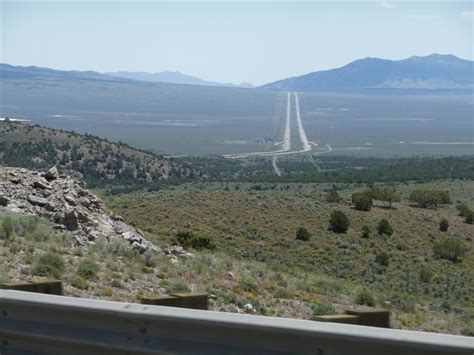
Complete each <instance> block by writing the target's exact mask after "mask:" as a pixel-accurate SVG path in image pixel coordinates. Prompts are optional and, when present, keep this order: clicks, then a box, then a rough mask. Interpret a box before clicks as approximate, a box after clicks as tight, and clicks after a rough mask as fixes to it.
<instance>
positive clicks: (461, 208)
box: [456, 202, 471, 217]
mask: <svg viewBox="0 0 474 355" xmlns="http://www.w3.org/2000/svg"><path fill="white" fill-rule="evenodd" d="M456 209H457V210H458V213H459V216H460V217H466V214H467V212H469V211H470V210H471V209H470V208H469V206H468V205H466V204H465V203H464V202H461V203H459V204H458V205H457V206H456Z"/></svg>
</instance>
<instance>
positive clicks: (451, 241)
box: [433, 237, 467, 262]
mask: <svg viewBox="0 0 474 355" xmlns="http://www.w3.org/2000/svg"><path fill="white" fill-rule="evenodd" d="M466 251H467V247H466V245H465V244H464V243H463V241H462V240H460V239H457V238H452V237H448V238H444V239H442V240H440V241H438V242H436V243H435V244H434V246H433V252H434V254H435V255H436V256H437V257H439V258H441V259H445V260H450V261H453V262H456V261H459V260H460V259H461V258H462V257H463V256H464V254H465V253H466Z"/></svg>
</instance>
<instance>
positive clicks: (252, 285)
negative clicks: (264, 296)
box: [238, 279, 258, 293]
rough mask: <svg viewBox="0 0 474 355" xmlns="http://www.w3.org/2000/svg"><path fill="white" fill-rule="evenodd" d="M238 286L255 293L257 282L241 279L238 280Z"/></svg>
mask: <svg viewBox="0 0 474 355" xmlns="http://www.w3.org/2000/svg"><path fill="white" fill-rule="evenodd" d="M238 287H239V288H241V289H242V290H244V291H245V292H254V293H257V291H258V287H257V283H256V282H255V281H253V280H251V279H243V280H241V281H240V282H239V286H238Z"/></svg>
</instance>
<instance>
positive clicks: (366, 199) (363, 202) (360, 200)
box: [352, 192, 373, 211]
mask: <svg viewBox="0 0 474 355" xmlns="http://www.w3.org/2000/svg"><path fill="white" fill-rule="evenodd" d="M352 203H353V204H354V207H355V209H356V210H358V211H370V209H371V208H372V204H373V202H372V196H370V194H368V193H366V192H356V193H353V194H352Z"/></svg>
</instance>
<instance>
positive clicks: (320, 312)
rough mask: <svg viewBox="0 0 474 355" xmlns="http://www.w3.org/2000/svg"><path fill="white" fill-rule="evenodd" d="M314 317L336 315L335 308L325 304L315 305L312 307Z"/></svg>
mask: <svg viewBox="0 0 474 355" xmlns="http://www.w3.org/2000/svg"><path fill="white" fill-rule="evenodd" d="M311 310H312V311H313V316H326V315H330V314H336V310H335V309H334V307H333V306H331V305H329V304H324V303H315V304H312V305H311Z"/></svg>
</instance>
